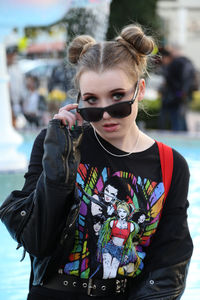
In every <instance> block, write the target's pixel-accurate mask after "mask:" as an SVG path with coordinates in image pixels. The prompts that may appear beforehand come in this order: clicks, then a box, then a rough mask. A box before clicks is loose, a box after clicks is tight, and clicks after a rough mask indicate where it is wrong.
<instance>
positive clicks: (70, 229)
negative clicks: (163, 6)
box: [0, 24, 193, 300]
mask: <svg viewBox="0 0 200 300" xmlns="http://www.w3.org/2000/svg"><path fill="white" fill-rule="evenodd" d="M154 47H155V45H154V40H153V38H152V37H151V36H148V35H146V34H145V33H144V31H143V30H142V28H141V27H140V26H139V25H135V24H133V25H132V24H131V25H129V26H126V27H125V28H123V29H122V31H121V32H120V33H119V36H117V37H116V38H115V39H114V40H112V41H104V42H97V41H95V40H94V39H93V38H92V37H91V36H88V35H86V36H85V35H83V36H82V35H81V36H77V37H75V38H74V39H73V41H72V43H71V44H70V45H69V50H68V58H69V61H70V62H71V63H72V64H74V65H75V66H76V68H77V69H76V77H75V82H76V87H77V92H78V97H77V103H75V104H67V105H66V106H64V107H62V108H61V109H59V111H58V112H57V113H56V114H55V115H54V117H53V119H52V120H51V121H50V122H49V126H48V128H47V129H44V130H42V131H41V132H40V134H39V135H38V136H37V138H36V140H35V142H34V145H33V150H32V154H31V159H30V164H29V168H28V172H27V173H26V175H25V178H26V181H25V185H24V187H23V188H22V190H18V191H13V192H11V194H10V195H9V196H8V198H7V199H6V201H4V203H3V204H2V206H1V208H0V217H1V220H2V221H3V222H4V224H5V225H6V226H7V229H8V230H9V232H10V233H11V235H12V237H13V238H14V239H15V240H16V241H17V242H18V243H19V244H20V245H21V246H23V247H24V249H25V250H26V251H27V252H28V253H29V254H30V257H31V262H32V264H31V265H32V272H31V277H30V292H29V295H28V300H45V299H46V300H49V299H51V300H66V299H67V300H72V299H73V300H89V299H91V297H92V296H96V297H97V299H99V300H106V299H107V300H117V299H118V300H135V299H163V300H164V299H165V300H167V299H171V300H172V299H180V298H181V295H182V293H183V291H184V288H185V283H186V277H187V271H188V267H189V262H190V258H191V255H192V251H193V244H192V240H191V237H190V233H189V227H188V224H187V208H188V200H187V195H188V185H189V170H188V165H187V162H186V160H185V159H184V158H183V157H182V155H181V154H180V153H178V152H177V151H176V150H174V149H172V148H170V147H168V146H167V145H164V144H163V143H159V142H158V141H155V140H154V139H152V138H151V137H150V136H148V135H147V134H145V133H144V132H142V131H141V130H140V129H139V128H138V126H137V123H136V119H137V115H138V104H139V102H140V101H142V99H143V98H144V95H145V79H144V77H145V75H146V73H147V62H148V59H150V58H151V55H152V51H153V49H154ZM74 109H75V110H76V112H75V114H73V113H72V111H73V110H74ZM161 149H162V150H161ZM163 158H164V159H163ZM166 161H167V164H166V163H165V162H166ZM163 163H164V164H163ZM113 177H117V180H115V181H113V180H111V179H112V178H113ZM109 179H110V180H109ZM116 181H118V183H117V186H116V185H115V183H116ZM83 191H84V192H83ZM87 195H89V196H92V198H93V200H91V198H90V197H88V196H87ZM94 195H95V196H96V197H94ZM91 201H94V202H97V204H99V203H101V204H102V208H103V207H105V209H100V207H99V208H98V207H96V209H95V210H94V214H93V211H92V210H91ZM103 203H104V205H103ZM136 212H142V214H143V215H142V216H141V218H139V216H138V215H137V217H136V218H135V219H133V218H134V214H135V213H136ZM97 216H98V217H100V222H99V224H98V228H95V230H94V226H95V223H96V217H97ZM103 220H105V221H104V223H103V224H101V222H102V221H103ZM141 223H142V224H143V225H141ZM98 230H99V231H98ZM97 231H98V233H97ZM138 234H139V236H138ZM96 262H97V263H96ZM110 262H111V264H110ZM99 265H100V268H99ZM100 270H103V272H102V271H100ZM99 271H100V272H99ZM104 271H105V272H104ZM105 278H106V279H105Z"/></svg>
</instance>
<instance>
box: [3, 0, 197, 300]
mask: <svg viewBox="0 0 200 300" xmlns="http://www.w3.org/2000/svg"><path fill="white" fill-rule="evenodd" d="M131 22H138V23H140V24H141V25H142V26H143V28H144V30H145V32H146V33H147V34H150V35H152V36H153V37H154V38H155V40H156V45H157V46H156V47H155V49H154V51H153V53H152V57H151V64H150V68H149V70H148V72H149V76H147V77H146V84H147V88H146V94H145V99H144V101H143V109H141V110H140V112H139V115H138V119H137V122H138V125H139V127H140V128H141V129H143V130H144V131H148V134H150V135H151V136H152V137H153V138H155V139H158V140H161V141H163V142H165V143H167V144H168V145H170V146H172V147H174V148H176V149H177V150H178V151H179V152H181V153H182V154H183V155H184V156H185V157H186V159H187V161H188V164H189V167H190V172H191V185H190V190H189V200H190V208H189V216H188V218H189V225H190V228H191V233H192V237H193V240H194V244H195V246H197V245H198V244H199V242H200V237H199V236H200V235H199V231H200V229H199V226H198V225H197V222H198V217H199V214H200V200H199V196H198V195H199V193H200V187H199V183H198V175H199V170H200V161H199V153H200V55H199V48H200V1H199V0H190V1H187V0H167V1H166V0H148V1H146V0H140V1H137V0H123V1H120V0H43V1H39V0H29V1H25V0H7V1H0V99H1V100H0V103H1V106H0V111H1V118H0V204H1V203H2V201H3V200H4V199H5V198H6V196H7V195H8V194H9V193H10V192H11V191H12V190H14V189H21V188H22V186H23V183H24V178H23V174H24V172H25V171H26V169H27V165H28V161H29V157H30V153H31V148H32V145H33V141H34V139H35V137H36V136H37V134H38V133H39V132H40V130H41V129H42V128H44V127H46V126H47V124H48V122H49V120H50V119H51V118H52V116H53V114H55V113H56V112H57V111H58V109H59V108H60V107H61V106H63V105H65V104H67V103H70V102H74V101H75V95H76V91H75V90H74V84H73V76H74V69H73V68H72V67H71V66H70V65H69V64H68V61H67V56H66V47H67V45H68V44H69V43H70V41H71V40H72V39H73V37H74V36H76V35H78V34H90V35H92V36H93V37H94V38H95V39H96V40H98V41H103V40H105V39H107V40H110V39H112V38H114V37H115V36H116V35H117V33H118V32H119V30H120V29H121V28H122V27H123V26H125V25H127V24H130V23H131ZM0 239H1V247H0V254H1V255H0V269H1V278H0V299H3V300H8V299H15V300H16V299H21V300H23V299H26V294H27V290H28V277H29V271H30V265H29V258H28V257H27V258H26V259H25V260H24V262H23V263H20V262H19V260H20V255H21V254H20V253H19V252H20V250H19V251H15V247H16V243H15V242H14V241H12V239H11V238H10V236H9V234H8V233H7V231H6V229H5V227H4V226H3V224H0ZM197 248H198V246H197V247H195V250H194V255H193V259H192V263H191V267H190V271H189V279H188V283H187V288H186V292H185V294H184V296H183V298H182V299H183V300H188V299H190V300H191V299H194V300H195V299H199V294H200V280H199V278H200V260H199V257H200V252H198V250H197Z"/></svg>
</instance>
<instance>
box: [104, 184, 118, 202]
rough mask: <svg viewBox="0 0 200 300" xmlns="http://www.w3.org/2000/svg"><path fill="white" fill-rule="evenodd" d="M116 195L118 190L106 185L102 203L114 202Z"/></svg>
mask: <svg viewBox="0 0 200 300" xmlns="http://www.w3.org/2000/svg"><path fill="white" fill-rule="evenodd" d="M117 193H118V190H117V189H116V188H115V187H114V186H111V185H107V186H106V187H105V189H104V201H105V202H107V203H109V202H111V201H112V200H115V197H116V196H117Z"/></svg>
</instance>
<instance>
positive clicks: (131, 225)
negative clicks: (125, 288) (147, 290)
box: [64, 164, 164, 279]
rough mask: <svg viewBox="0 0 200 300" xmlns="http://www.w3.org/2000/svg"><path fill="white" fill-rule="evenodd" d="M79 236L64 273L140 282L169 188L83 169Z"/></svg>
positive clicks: (80, 174)
mask: <svg viewBox="0 0 200 300" xmlns="http://www.w3.org/2000/svg"><path fill="white" fill-rule="evenodd" d="M77 188H78V191H79V197H80V198H81V207H80V213H79V217H78V218H77V220H76V236H75V243H74V247H73V250H72V253H71V254H70V256H69V260H68V262H67V263H66V265H65V266H64V273H66V274H70V275H77V276H80V277H81V278H92V277H95V276H96V277H98V278H104V279H107V278H115V277H117V276H118V275H124V276H132V277H135V276H137V275H138V274H139V273H140V272H141V270H142V269H143V259H144V257H145V247H147V246H149V244H150V241H151V237H152V235H153V234H154V233H155V231H156V228H157V226H158V222H159V219H160V216H161V211H162V207H163V203H164V202H163V201H164V185H163V183H162V182H160V183H157V182H154V181H151V180H149V179H147V178H141V177H139V176H138V177H136V176H134V175H133V174H130V173H127V172H123V171H118V172H111V170H110V168H104V169H98V168H96V167H92V166H90V165H87V164H85V165H84V164H80V165H79V169H78V173H77Z"/></svg>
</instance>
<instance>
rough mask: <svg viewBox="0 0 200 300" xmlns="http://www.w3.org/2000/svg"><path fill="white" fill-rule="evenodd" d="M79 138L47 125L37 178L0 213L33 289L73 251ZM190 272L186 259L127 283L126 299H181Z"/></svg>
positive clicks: (55, 124)
mask: <svg viewBox="0 0 200 300" xmlns="http://www.w3.org/2000/svg"><path fill="white" fill-rule="evenodd" d="M81 136H82V129H81V128H77V129H76V130H74V131H69V130H68V129H67V128H66V127H65V126H62V125H61V122H60V121H59V120H52V121H50V123H49V126H48V128H47V132H46V136H45V140H44V154H43V153H41V157H43V158H41V159H42V168H41V166H40V168H41V172H37V174H32V175H31V176H30V178H29V180H28V182H27V186H28V188H26V189H25V190H22V191H13V192H12V193H11V194H10V196H9V197H8V198H7V199H6V201H5V202H4V203H3V205H2V206H1V207H0V217H1V220H2V221H3V223H4V224H5V225H6V227H7V229H8V231H9V232H10V234H11V236H12V237H13V238H14V239H15V240H16V241H17V242H18V243H19V244H20V245H21V246H23V247H24V249H25V250H26V251H27V252H28V253H29V254H30V257H31V261H32V276H31V284H33V285H42V281H43V279H45V278H47V277H48V274H51V273H53V272H55V270H56V269H57V268H58V267H59V266H60V259H59V258H60V257H62V254H63V251H64V252H65V254H66V255H67V254H68V253H69V252H70V250H71V247H72V245H73V241H74V229H75V220H76V217H77V215H78V213H79V207H80V200H79V198H78V196H77V191H76V187H75V179H76V172H77V166H78V164H79V161H80V153H79V144H80V139H81ZM26 181H27V180H26ZM55 245H56V246H55ZM188 266H189V259H187V260H185V261H183V262H181V263H178V264H176V265H173V266H168V267H164V268H159V269H156V270H153V271H152V272H147V273H145V271H144V273H143V275H141V276H139V277H138V278H137V277H136V278H135V279H130V280H129V296H128V299H129V300H133V299H134V300H136V299H142V300H144V299H151V300H153V299H166V300H172V299H180V297H181V294H182V293H183V291H184V288H185V281H186V277H187V271H188ZM133 281H134V283H133Z"/></svg>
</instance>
